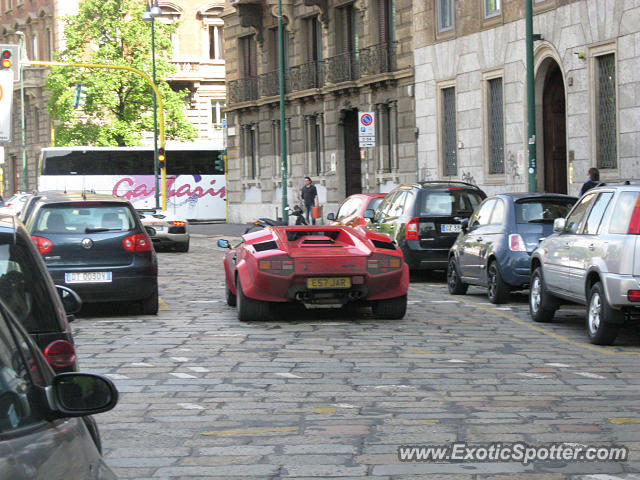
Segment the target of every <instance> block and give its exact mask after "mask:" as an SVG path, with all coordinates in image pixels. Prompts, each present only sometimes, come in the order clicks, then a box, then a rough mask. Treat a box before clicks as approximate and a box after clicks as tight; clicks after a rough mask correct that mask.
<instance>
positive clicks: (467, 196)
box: [365, 181, 487, 270]
mask: <svg viewBox="0 0 640 480" xmlns="http://www.w3.org/2000/svg"><path fill="white" fill-rule="evenodd" d="M486 196H487V195H486V194H485V193H484V192H483V191H482V190H481V189H480V188H478V187H477V186H475V185H472V184H470V183H465V182H454V181H451V182H448V181H430V182H420V183H415V184H411V185H400V186H398V187H396V188H395V189H394V190H392V191H391V192H389V194H388V195H387V196H386V197H385V198H384V199H383V200H382V203H381V204H380V205H378V208H377V209H376V210H375V213H374V212H373V211H371V210H368V211H367V212H365V218H370V219H371V220H372V221H371V222H369V223H368V224H367V225H366V227H365V228H367V229H369V230H373V231H375V232H378V233H386V234H388V235H390V236H391V237H392V238H393V239H394V240H395V241H396V242H397V243H398V246H399V247H400V248H401V249H402V253H403V254H404V261H405V262H406V263H407V264H408V265H409V269H411V270H446V268H447V261H448V254H449V249H450V248H451V246H452V245H453V242H455V241H456V237H457V236H458V233H460V231H461V225H460V222H461V220H462V218H468V217H469V216H471V213H472V212H473V209H474V208H475V207H476V206H477V205H478V204H479V203H480V202H482V200H483V199H484V198H486Z"/></svg>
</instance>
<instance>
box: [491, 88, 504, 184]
mask: <svg viewBox="0 0 640 480" xmlns="http://www.w3.org/2000/svg"><path fill="white" fill-rule="evenodd" d="M487 90H488V91H487V103H488V105H487V106H488V109H487V121H488V127H489V128H488V129H487V130H488V132H487V133H488V139H487V140H488V142H487V144H488V147H489V162H490V163H489V173H492V174H500V173H504V118H503V108H502V78H492V79H491V80H489V81H488V82H487Z"/></svg>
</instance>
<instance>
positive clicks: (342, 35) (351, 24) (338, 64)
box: [327, 4, 359, 83]
mask: <svg viewBox="0 0 640 480" xmlns="http://www.w3.org/2000/svg"><path fill="white" fill-rule="evenodd" d="M336 26H337V28H336V37H337V38H336V53H337V56H336V57H333V58H332V59H331V62H329V64H328V68H329V71H328V72H327V77H328V78H329V79H330V80H331V81H332V82H334V83H339V82H345V81H349V80H355V79H356V78H358V70H357V63H358V48H359V46H358V15H357V10H356V9H355V8H354V6H353V4H348V5H345V6H344V7H340V8H338V9H336Z"/></svg>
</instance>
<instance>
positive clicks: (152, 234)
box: [144, 227, 156, 237]
mask: <svg viewBox="0 0 640 480" xmlns="http://www.w3.org/2000/svg"><path fill="white" fill-rule="evenodd" d="M144 229H145V230H146V231H147V235H149V236H150V237H155V236H156V229H155V228H153V227H144Z"/></svg>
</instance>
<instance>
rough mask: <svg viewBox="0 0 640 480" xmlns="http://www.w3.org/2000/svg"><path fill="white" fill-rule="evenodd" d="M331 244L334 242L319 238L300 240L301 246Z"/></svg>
mask: <svg viewBox="0 0 640 480" xmlns="http://www.w3.org/2000/svg"><path fill="white" fill-rule="evenodd" d="M333 243H335V242H334V241H333V240H331V239H330V238H319V239H311V238H309V239H305V240H302V244H303V245H332V244H333Z"/></svg>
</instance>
